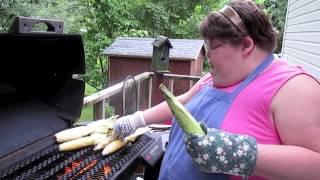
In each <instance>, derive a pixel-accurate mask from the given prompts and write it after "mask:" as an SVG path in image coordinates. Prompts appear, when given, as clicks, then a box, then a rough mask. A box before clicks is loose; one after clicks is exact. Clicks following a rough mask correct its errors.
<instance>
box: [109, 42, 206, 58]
mask: <svg viewBox="0 0 320 180" xmlns="http://www.w3.org/2000/svg"><path fill="white" fill-rule="evenodd" d="M154 40H155V38H132V37H119V38H117V39H116V40H115V41H114V42H113V43H112V44H111V45H110V46H109V47H107V48H106V49H105V50H104V51H103V54H105V55H107V56H109V57H110V56H117V57H136V58H151V57H152V51H153V47H152V42H153V41H154ZM169 41H170V42H171V44H172V46H173V48H171V49H170V54H169V56H170V59H175V60H195V59H196V57H197V56H198V54H199V53H200V52H201V48H202V46H203V40H198V39H170V38H169Z"/></svg>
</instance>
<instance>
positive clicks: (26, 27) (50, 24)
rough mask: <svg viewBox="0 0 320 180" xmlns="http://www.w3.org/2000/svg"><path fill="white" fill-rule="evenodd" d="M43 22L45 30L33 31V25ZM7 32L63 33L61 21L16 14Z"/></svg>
mask: <svg viewBox="0 0 320 180" xmlns="http://www.w3.org/2000/svg"><path fill="white" fill-rule="evenodd" d="M40 23H43V24H45V25H46V26H47V31H33V28H34V25H36V24H40ZM9 33H14V34H20V33H56V34H62V33H63V21H58V20H49V19H40V18H31V17H23V16H17V17H15V19H14V20H13V22H12V24H11V27H10V29H9Z"/></svg>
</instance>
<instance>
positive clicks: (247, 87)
mask: <svg viewBox="0 0 320 180" xmlns="http://www.w3.org/2000/svg"><path fill="white" fill-rule="evenodd" d="M200 32H201V36H202V37H203V38H204V41H205V47H206V50H207V52H206V55H207V57H208V60H209V63H210V64H211V66H212V70H211V72H210V73H209V74H207V75H205V76H204V77H202V78H201V79H200V80H199V81H198V82H197V83H196V84H195V86H193V87H192V88H191V89H190V90H189V91H188V92H187V93H185V94H183V95H181V96H179V97H178V98H179V100H180V101H181V102H182V103H183V104H184V105H185V106H186V108H187V109H188V110H189V111H190V112H191V113H192V115H193V116H194V117H195V119H197V120H198V121H199V122H202V123H201V126H202V127H203V129H204V131H205V132H206V136H201V137H200V136H187V137H185V135H184V134H183V132H182V131H181V129H180V128H179V127H178V125H177V123H176V122H174V121H173V126H172V128H171V132H170V140H169V144H168V147H167V151H166V153H165V156H164V159H163V161H162V165H161V171H160V175H159V179H201V180H202V179H240V178H241V177H245V178H247V177H250V179H254V180H256V179H290V180H291V179H319V177H320V169H319V167H320V141H319V140H318V139H319V138H320V118H319V117H320V111H319V107H320V86H319V83H318V82H317V80H315V78H313V77H311V76H310V75H309V74H307V73H306V72H304V71H303V69H301V68H297V67H294V66H291V65H288V64H287V63H286V62H285V61H284V60H281V59H275V58H274V56H273V55H272V51H273V49H274V47H275V45H276V39H277V38H276V33H275V31H274V29H273V27H272V25H271V23H270V22H269V20H268V18H267V16H266V15H265V14H264V12H263V10H262V9H260V8H259V7H258V6H257V5H256V4H255V3H254V2H252V1H249V0H247V1H241V0H234V1H231V2H230V4H229V5H228V6H225V7H224V8H222V9H221V10H220V11H218V12H211V13H210V14H209V15H208V16H206V17H205V18H204V20H203V21H202V23H201V26H200ZM170 117H172V114H171V112H170V110H169V109H168V106H167V104H166V103H165V102H163V103H161V104H159V105H157V106H155V107H153V108H150V109H148V110H145V111H143V112H141V111H139V112H137V113H135V114H133V115H129V116H125V117H123V118H121V119H119V121H118V122H117V124H116V125H115V134H116V136H119V137H124V136H126V135H128V134H130V133H132V132H133V131H134V130H135V129H136V128H138V127H141V126H145V125H146V124H153V123H160V122H161V121H164V120H167V119H168V118H170Z"/></svg>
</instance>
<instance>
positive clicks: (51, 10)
mask: <svg viewBox="0 0 320 180" xmlns="http://www.w3.org/2000/svg"><path fill="white" fill-rule="evenodd" d="M226 2H228V0H194V1H182V0H162V1H158V0H131V1H123V0H41V1H40V0H0V17H1V19H0V32H6V31H7V30H8V28H9V26H10V24H11V22H12V19H13V18H14V17H15V16H17V15H21V16H33V17H41V18H47V19H58V20H62V21H64V26H65V27H64V28H65V33H80V34H81V35H82V37H83V40H84V45H85V55H86V76H85V77H84V78H85V81H86V83H87V84H89V85H90V87H92V88H94V89H95V91H97V90H101V89H103V88H105V87H106V86H107V85H108V59H107V58H106V56H105V55H103V50H104V49H105V48H106V47H108V46H109V45H110V44H111V43H112V42H113V41H114V40H115V38H117V37H119V36H125V37H156V36H158V35H164V36H167V37H170V38H186V39H188V38H200V37H199V32H198V26H199V22H200V21H201V20H202V18H203V17H204V16H205V15H206V14H208V13H209V12H210V11H212V10H217V9H220V8H221V7H222V6H223V5H224V4H225V3H226ZM257 2H258V3H260V4H264V5H265V7H266V9H267V11H268V12H269V13H270V18H271V19H272V22H273V24H274V26H275V27H276V28H277V29H278V30H279V34H280V36H279V37H280V38H279V45H278V47H277V50H276V52H277V51H280V48H281V43H282V34H283V28H284V22H285V15H286V14H285V13H286V5H287V0H257ZM39 28H43V27H39ZM204 68H205V69H206V68H207V69H208V68H209V66H208V64H207V63H205V64H204Z"/></svg>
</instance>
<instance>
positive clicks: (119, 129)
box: [113, 111, 146, 139]
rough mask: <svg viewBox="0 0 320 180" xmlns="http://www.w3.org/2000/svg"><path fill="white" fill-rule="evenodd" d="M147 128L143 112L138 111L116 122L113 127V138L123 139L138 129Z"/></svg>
mask: <svg viewBox="0 0 320 180" xmlns="http://www.w3.org/2000/svg"><path fill="white" fill-rule="evenodd" d="M144 126H146V122H145V121H144V118H143V115H142V112H141V111H137V112H135V113H134V114H130V115H127V116H122V117H121V118H119V119H117V120H116V121H115V122H114V126H113V130H114V133H113V138H114V139H123V138H125V137H127V136H129V135H130V134H132V133H134V132H135V130H136V129H138V128H140V127H144Z"/></svg>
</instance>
